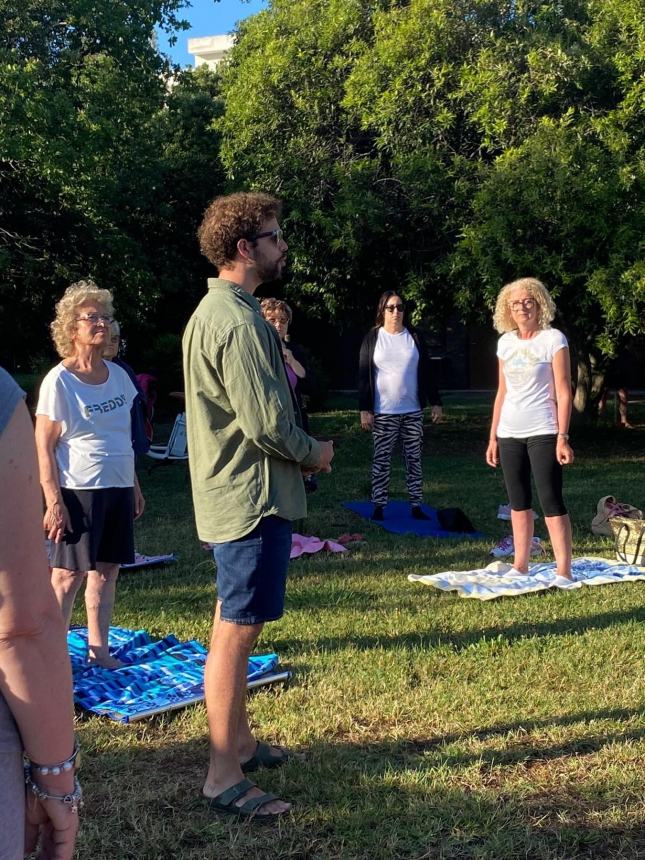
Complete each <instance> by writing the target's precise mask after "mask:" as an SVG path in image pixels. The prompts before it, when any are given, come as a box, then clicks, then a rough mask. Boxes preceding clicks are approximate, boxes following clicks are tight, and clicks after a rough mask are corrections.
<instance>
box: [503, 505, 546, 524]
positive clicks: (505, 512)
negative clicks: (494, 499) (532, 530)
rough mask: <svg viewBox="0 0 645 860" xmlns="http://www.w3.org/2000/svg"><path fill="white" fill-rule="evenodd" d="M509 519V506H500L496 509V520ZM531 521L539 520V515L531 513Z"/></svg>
mask: <svg viewBox="0 0 645 860" xmlns="http://www.w3.org/2000/svg"><path fill="white" fill-rule="evenodd" d="M510 518H511V506H510V505H500V506H499V507H498V508H497V519H498V520H510ZM533 519H534V520H539V519H540V517H539V514H536V513H535V511H533Z"/></svg>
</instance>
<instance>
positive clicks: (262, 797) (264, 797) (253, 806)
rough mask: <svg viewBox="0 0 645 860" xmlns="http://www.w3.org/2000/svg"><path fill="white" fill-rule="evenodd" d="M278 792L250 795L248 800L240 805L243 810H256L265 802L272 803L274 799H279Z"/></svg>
mask: <svg viewBox="0 0 645 860" xmlns="http://www.w3.org/2000/svg"><path fill="white" fill-rule="evenodd" d="M277 799H278V796H277V794H269V793H268V792H267V793H265V794H259V795H258V796H257V797H250V798H249V799H248V800H247V801H245V802H244V803H242V804H241V805H240V807H239V808H240V809H241V810H242V812H256V811H257V810H258V809H259V808H260V807H261V806H264V805H265V803H270V802H271V801H272V800H277Z"/></svg>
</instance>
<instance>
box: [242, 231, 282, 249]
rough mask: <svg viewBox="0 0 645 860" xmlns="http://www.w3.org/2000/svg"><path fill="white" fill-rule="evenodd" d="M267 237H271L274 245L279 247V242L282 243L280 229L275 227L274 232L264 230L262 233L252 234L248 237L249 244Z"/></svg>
mask: <svg viewBox="0 0 645 860" xmlns="http://www.w3.org/2000/svg"><path fill="white" fill-rule="evenodd" d="M268 236H271V238H272V239H274V241H275V243H276V245H279V244H280V242H282V239H283V237H284V233H283V232H282V228H281V227H276V228H275V230H265V231H264V232H263V233H253V234H252V235H251V236H249V242H256V241H257V240H258V239H265V238H267V237H268Z"/></svg>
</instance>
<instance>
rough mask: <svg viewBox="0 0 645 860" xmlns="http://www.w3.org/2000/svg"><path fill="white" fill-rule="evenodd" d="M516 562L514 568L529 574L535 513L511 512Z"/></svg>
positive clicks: (529, 511) (530, 511)
mask: <svg viewBox="0 0 645 860" xmlns="http://www.w3.org/2000/svg"><path fill="white" fill-rule="evenodd" d="M511 523H512V526H513V544H514V546H515V560H514V561H513V567H514V568H515V570H517V571H519V572H520V573H528V570H529V557H530V552H531V541H532V539H533V511H532V510H531V509H530V508H529V510H528V511H511Z"/></svg>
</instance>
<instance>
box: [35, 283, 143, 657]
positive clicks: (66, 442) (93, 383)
mask: <svg viewBox="0 0 645 860" xmlns="http://www.w3.org/2000/svg"><path fill="white" fill-rule="evenodd" d="M113 313H114V312H113V309H112V295H111V293H110V292H109V291H108V290H102V289H100V288H99V287H97V285H96V284H95V283H93V282H92V281H79V282H78V283H76V284H72V286H71V287H68V289H67V290H66V291H65V293H64V295H63V297H62V298H61V300H60V301H59V302H58V304H57V305H56V317H55V319H54V322H53V323H52V324H51V332H52V337H53V340H54V344H55V346H56V350H57V351H58V354H59V355H60V356H61V358H62V361H61V362H60V363H59V364H57V365H56V367H54V368H52V370H50V371H49V373H48V374H47V375H46V376H45V378H44V380H43V383H42V385H41V388H40V395H39V398H38V406H37V407H36V447H37V451H38V461H39V466H40V482H41V485H42V488H43V493H44V496H45V504H46V506H47V509H46V511H45V517H44V521H43V524H44V527H45V531H46V533H47V536H48V537H49V539H50V540H51V541H52V542H53V543H52V546H53V553H52V557H51V559H50V560H51V564H52V585H53V587H54V591H55V593H56V597H57V598H58V602H59V605H60V607H61V610H62V613H63V618H64V619H65V621H66V623H67V624H68V625H69V622H70V620H71V615H72V609H73V607H74V600H75V598H76V594H77V592H78V590H79V588H80V586H81V583H82V582H83V581H84V580H85V578H86V577H87V585H86V589H85V606H86V609H87V626H88V657H89V660H90V661H91V662H94V663H96V664H97V665H99V666H103V667H105V668H108V669H116V668H118V667H119V666H120V665H121V663H120V662H119V661H118V660H116V659H115V658H114V657H112V656H111V655H110V653H109V649H108V631H109V627H110V621H111V619H112V612H113V609H114V601H115V595H116V582H117V577H118V575H119V567H120V565H121V564H127V563H129V562H132V561H134V535H133V520H134V519H136V518H137V517H139V516H141V514H142V513H143V508H144V500H143V496H142V495H141V490H140V488H139V483H138V481H137V476H136V474H135V471H134V451H133V449H132V438H131V425H130V409H131V407H132V402H133V400H134V398H135V397H136V394H137V391H136V389H135V387H134V385H133V384H132V382H131V381H130V378H129V377H128V375H127V373H126V372H125V371H124V370H123V369H122V368H121V367H118V366H117V365H116V364H114V363H113V362H106V361H104V359H103V353H104V352H105V348H106V346H107V344H108V343H109V341H110V325H111V323H112V318H113Z"/></svg>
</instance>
